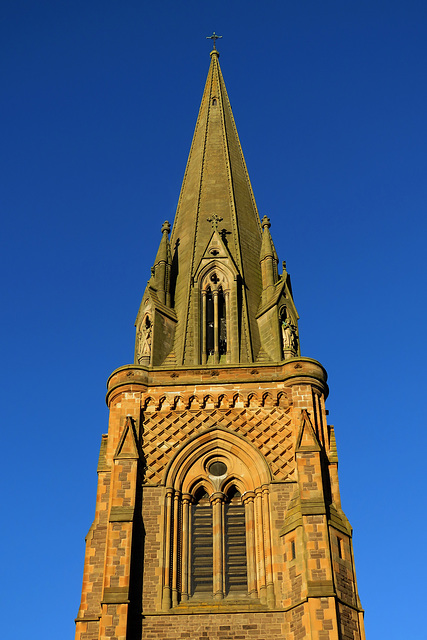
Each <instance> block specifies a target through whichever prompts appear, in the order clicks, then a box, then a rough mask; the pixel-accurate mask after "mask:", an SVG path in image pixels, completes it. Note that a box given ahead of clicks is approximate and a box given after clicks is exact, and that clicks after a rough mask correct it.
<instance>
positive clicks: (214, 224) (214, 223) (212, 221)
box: [207, 213, 222, 229]
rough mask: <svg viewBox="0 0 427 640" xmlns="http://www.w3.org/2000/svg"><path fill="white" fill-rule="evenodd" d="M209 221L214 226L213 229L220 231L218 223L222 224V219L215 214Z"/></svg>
mask: <svg viewBox="0 0 427 640" xmlns="http://www.w3.org/2000/svg"><path fill="white" fill-rule="evenodd" d="M207 220H208V222H210V223H211V224H212V229H218V223H219V222H221V220H222V218H220V216H217V215H216V213H214V214H213V216H212V217H211V218H208V219H207Z"/></svg>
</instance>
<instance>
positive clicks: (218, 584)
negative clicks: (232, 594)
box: [211, 491, 224, 600]
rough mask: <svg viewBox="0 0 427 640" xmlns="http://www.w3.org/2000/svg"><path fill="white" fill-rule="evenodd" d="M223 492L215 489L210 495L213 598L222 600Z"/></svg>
mask: <svg viewBox="0 0 427 640" xmlns="http://www.w3.org/2000/svg"><path fill="white" fill-rule="evenodd" d="M223 500H224V494H223V493H222V491H216V492H215V493H214V494H213V495H212V496H211V504H212V511H213V514H212V515H213V597H214V600H222V599H223V597H224V587H223V583H224V576H223V572H224V569H223V542H222V537H223V521H222V503H223Z"/></svg>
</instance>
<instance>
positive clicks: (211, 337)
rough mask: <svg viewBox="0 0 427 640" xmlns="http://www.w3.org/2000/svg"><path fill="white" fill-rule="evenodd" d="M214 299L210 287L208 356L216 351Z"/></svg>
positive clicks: (207, 336)
mask: <svg viewBox="0 0 427 640" xmlns="http://www.w3.org/2000/svg"><path fill="white" fill-rule="evenodd" d="M214 336H215V329H214V300H213V295H212V291H211V289H210V288H209V289H208V290H207V293H206V352H207V354H208V356H213V355H214V353H215V337H214Z"/></svg>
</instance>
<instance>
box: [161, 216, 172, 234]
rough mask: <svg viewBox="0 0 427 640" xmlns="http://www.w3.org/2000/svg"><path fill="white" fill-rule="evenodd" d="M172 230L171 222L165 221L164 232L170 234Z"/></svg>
mask: <svg viewBox="0 0 427 640" xmlns="http://www.w3.org/2000/svg"><path fill="white" fill-rule="evenodd" d="M170 230H171V226H170V224H169V222H168V221H167V220H165V221H164V223H163V224H162V229H161V231H162V233H166V234H167V235H169V231H170Z"/></svg>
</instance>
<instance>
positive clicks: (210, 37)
mask: <svg viewBox="0 0 427 640" xmlns="http://www.w3.org/2000/svg"><path fill="white" fill-rule="evenodd" d="M218 38H222V36H217V35H216V33H215V31H214V32H213V33H212V35H211V36H206V40H213V50H214V51H216V50H217V48H216V44H215V41H216V40H218Z"/></svg>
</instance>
